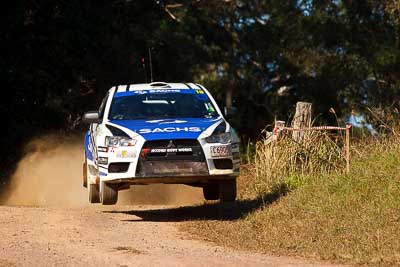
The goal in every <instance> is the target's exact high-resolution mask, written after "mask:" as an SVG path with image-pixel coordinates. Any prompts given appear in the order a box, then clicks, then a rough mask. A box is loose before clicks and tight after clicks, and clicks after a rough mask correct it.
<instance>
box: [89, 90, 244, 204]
mask: <svg viewBox="0 0 400 267" xmlns="http://www.w3.org/2000/svg"><path fill="white" fill-rule="evenodd" d="M83 121H85V122H88V123H90V128H89V131H88V132H87V134H86V135H85V161H84V164H83V185H84V186H85V187H87V188H88V191H89V201H90V202H91V203H102V204H104V205H112V204H115V203H116V202H117V200H118V191H119V190H123V189H128V188H129V187H130V185H134V184H138V185H147V184H154V183H164V184H186V185H191V186H198V187H202V188H203V193H204V198H205V199H207V200H217V199H220V200H221V201H234V200H235V199H236V177H237V176H238V175H239V166H240V154H239V139H238V137H237V135H236V133H235V131H234V129H233V128H232V127H231V126H230V125H229V123H228V122H227V121H226V120H225V118H224V116H223V114H222V113H221V110H220V109H219V108H218V106H217V104H216V102H215V100H214V99H213V98H212V96H211V95H210V93H209V92H208V91H207V90H206V89H205V88H204V87H203V86H202V85H199V84H194V83H164V82H155V83H150V84H133V85H120V86H115V87H113V88H111V89H110V90H109V91H108V93H107V95H106V97H105V98H104V100H103V101H102V103H101V105H100V109H99V111H92V112H87V113H85V114H84V116H83Z"/></svg>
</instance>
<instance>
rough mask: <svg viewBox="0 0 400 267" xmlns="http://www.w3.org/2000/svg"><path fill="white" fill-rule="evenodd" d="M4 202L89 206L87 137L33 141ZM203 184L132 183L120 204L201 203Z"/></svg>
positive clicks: (120, 198) (49, 137) (122, 196)
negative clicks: (85, 184)
mask: <svg viewBox="0 0 400 267" xmlns="http://www.w3.org/2000/svg"><path fill="white" fill-rule="evenodd" d="M25 150H26V151H25V156H24V157H23V158H22V160H21V161H20V162H19V163H18V166H17V170H16V172H15V173H14V175H13V176H12V178H11V182H10V186H9V188H8V190H6V192H5V193H4V194H3V196H2V198H1V203H2V204H5V205H28V206H66V207H74V206H87V205H90V204H89V202H88V193H87V190H86V188H84V187H83V186H82V162H83V159H84V151H83V137H74V138H71V137H69V138H66V137H63V138H61V137H59V136H55V135H49V136H44V137H41V138H37V139H35V140H33V141H32V142H30V143H29V144H28V145H27V146H26V148H25ZM202 201H203V197H202V192H201V190H200V189H199V188H194V187H189V186H184V185H146V186H139V185H138V186H136V185H133V186H131V189H129V190H123V191H120V192H119V200H118V205H137V204H158V205H162V204H172V205H185V204H193V203H201V202H202Z"/></svg>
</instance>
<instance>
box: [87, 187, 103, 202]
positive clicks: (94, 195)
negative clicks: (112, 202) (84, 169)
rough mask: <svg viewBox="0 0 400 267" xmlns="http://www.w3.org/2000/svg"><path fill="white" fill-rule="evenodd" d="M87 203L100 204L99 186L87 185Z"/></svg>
mask: <svg viewBox="0 0 400 267" xmlns="http://www.w3.org/2000/svg"><path fill="white" fill-rule="evenodd" d="M89 202H90V203H100V194H99V185H98V184H89Z"/></svg>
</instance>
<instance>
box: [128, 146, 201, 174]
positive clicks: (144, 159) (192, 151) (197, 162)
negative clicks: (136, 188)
mask: <svg viewBox="0 0 400 267" xmlns="http://www.w3.org/2000/svg"><path fill="white" fill-rule="evenodd" d="M194 175H208V168H207V164H206V161H205V157H204V153H203V149H202V148H201V146H200V144H199V142H198V141H197V140H196V139H175V140H156V141H147V142H146V143H145V144H144V145H143V148H142V150H141V153H140V157H139V161H138V165H137V168H136V176H138V177H150V176H151V177H162V176H194Z"/></svg>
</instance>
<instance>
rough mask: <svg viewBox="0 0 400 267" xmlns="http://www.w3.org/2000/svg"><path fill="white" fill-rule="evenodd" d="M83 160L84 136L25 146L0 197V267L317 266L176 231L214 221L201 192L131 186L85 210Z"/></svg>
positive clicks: (34, 142)
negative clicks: (110, 201)
mask: <svg viewBox="0 0 400 267" xmlns="http://www.w3.org/2000/svg"><path fill="white" fill-rule="evenodd" d="M82 155H83V151H82V145H81V138H78V139H77V140H62V141H61V142H60V139H59V138H57V136H56V137H51V136H50V137H48V136H45V137H43V138H40V139H38V140H34V141H33V142H32V143H31V144H29V145H28V146H27V152H26V156H25V157H24V158H23V159H22V160H21V161H20V163H19V164H18V168H17V170H16V172H15V174H14V176H13V177H12V180H11V184H10V186H9V189H8V190H7V191H6V192H4V193H3V195H1V196H0V267H3V266H96V267H98V266H299V265H300V266H316V265H318V266H320V265H319V264H309V263H308V262H306V261H305V260H300V259H294V258H289V257H271V256H267V255H261V254H254V253H248V252H240V251H234V250H231V249H227V248H222V247H218V246H215V245H212V244H210V243H207V242H204V241H198V240H196V239H194V238H192V237H191V236H189V234H187V233H185V232H183V231H180V230H179V226H180V225H181V224H184V222H185V221H187V220H196V219H202V218H204V217H206V218H209V219H217V218H218V216H210V214H212V212H213V211H212V210H210V209H208V207H206V206H204V205H203V206H196V205H199V204H200V205H201V203H202V202H203V196H202V191H201V190H200V189H198V188H192V187H187V186H182V185H176V186H175V185H170V186H166V185H162V186H159V185H154V186H135V187H134V188H132V189H131V190H129V191H123V192H121V193H120V194H121V195H120V200H119V201H118V204H119V205H120V206H100V205H89V204H88V193H87V191H86V190H85V189H84V188H83V187H82V178H81V177H82V160H83V156H82ZM1 203H2V204H4V205H3V206H1ZM20 205H23V206H20ZM179 206H186V207H187V206H189V207H190V206H192V207H193V208H188V209H179V208H177V207H179ZM214 212H215V210H214ZM217 213H219V211H218V210H217ZM228 213H229V214H230V213H231V212H230V211H229V210H228ZM217 215H219V214H217ZM228 217H229V216H228Z"/></svg>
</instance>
